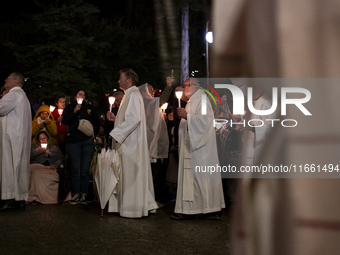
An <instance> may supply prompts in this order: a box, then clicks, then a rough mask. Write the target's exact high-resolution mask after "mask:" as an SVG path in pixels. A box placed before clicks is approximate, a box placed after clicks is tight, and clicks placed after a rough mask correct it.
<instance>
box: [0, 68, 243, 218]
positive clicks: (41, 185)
mask: <svg viewBox="0 0 340 255" xmlns="http://www.w3.org/2000/svg"><path fill="white" fill-rule="evenodd" d="M119 73H120V77H119V80H118V83H119V86H120V89H121V91H116V92H115V93H114V94H113V97H114V98H115V102H114V104H113V107H110V109H111V110H109V111H107V112H106V114H104V115H102V117H99V112H98V110H97V108H96V107H95V106H93V105H92V103H91V101H90V100H89V98H88V97H87V94H86V91H85V89H83V88H81V87H76V88H74V90H73V94H72V97H71V100H68V102H67V103H66V102H65V101H66V97H65V96H60V97H58V98H56V101H55V104H56V106H57V107H50V106H48V105H45V104H42V105H41V106H40V107H39V108H38V109H37V110H36V111H35V110H34V109H33V108H32V107H31V106H30V103H29V100H28V99H27V97H26V94H25V92H24V77H23V75H22V74H21V73H19V72H13V73H11V74H10V76H9V77H8V78H7V79H6V80H5V85H4V87H3V88H2V90H1V99H0V121H1V129H2V130H1V149H2V154H1V155H0V156H1V162H2V164H1V168H0V170H1V171H0V172H1V204H0V210H8V209H14V210H15V209H24V208H25V206H26V205H27V204H32V205H37V204H56V203H66V202H67V203H69V204H71V205H77V204H84V205H85V204H87V203H88V198H89V181H90V178H91V176H90V174H89V173H90V171H89V170H90V168H91V165H92V164H93V162H94V161H95V158H96V155H97V154H96V153H95V150H96V149H98V147H96V141H98V140H99V141H104V142H102V143H101V146H100V148H103V147H105V148H110V149H114V150H115V151H117V152H118V154H119V165H120V169H121V171H120V176H119V180H120V185H119V191H118V192H117V194H115V195H112V196H111V197H110V199H109V203H108V212H117V213H119V214H120V216H122V217H128V218H140V217H143V216H148V215H149V213H153V212H156V210H157V209H159V208H161V207H163V206H165V202H166V201H168V200H170V199H176V205H175V209H174V213H173V214H172V215H171V217H172V218H173V219H177V220H183V219H195V218H201V217H203V218H207V219H210V218H212V219H221V216H222V209H223V208H225V206H226V205H229V202H230V200H232V199H233V197H234V195H235V190H236V188H235V187H236V185H237V183H236V181H233V180H229V182H225V181H223V182H222V178H221V173H218V172H216V173H214V176H211V173H206V174H202V173H199V174H197V173H195V172H194V171H193V168H194V166H204V165H209V166H214V165H218V164H220V163H221V164H228V163H230V162H232V163H233V162H237V161H239V160H240V158H241V155H242V146H241V138H240V137H242V134H243V133H242V132H243V129H242V128H241V127H240V126H239V125H238V126H236V127H234V128H231V127H230V126H229V125H227V124H224V125H223V126H222V128H221V129H216V128H215V127H214V125H212V123H213V122H214V118H215V116H216V115H218V117H224V118H227V117H228V118H233V119H234V120H237V119H238V118H239V117H240V116H234V115H232V114H230V108H232V104H230V100H227V96H226V95H224V96H223V97H222V98H223V105H221V106H219V107H215V106H214V107H213V106H212V104H211V103H210V102H209V101H208V102H207V113H206V114H204V115H202V113H201V104H202V94H204V93H205V92H204V91H203V90H200V89H199V88H200V83H199V81H198V80H197V79H194V78H188V79H186V80H185V83H184V86H177V87H176V88H174V86H173V82H174V77H167V80H166V86H165V89H164V90H163V93H162V94H161V95H160V96H159V97H155V90H154V87H153V86H152V85H151V84H148V83H145V84H143V85H139V86H138V79H139V78H138V75H137V74H136V72H134V71H133V70H132V69H130V68H127V69H122V70H120V72H119ZM177 92H180V93H181V96H180V98H179V99H178V100H177V99H175V97H174V94H176V93H177ZM171 99H173V100H171ZM164 105H166V106H167V107H164ZM36 108H37V107H36ZM161 108H166V109H165V110H164V111H162V109H161ZM31 112H33V113H34V117H33V116H32V115H31ZM32 117H33V118H32ZM82 125H85V126H87V127H88V128H89V129H90V131H84V130H83V129H82V128H81V126H82ZM100 148H99V150H100ZM174 169H175V170H174ZM99 171H100V169H99ZM65 173H68V174H65ZM169 175H172V176H176V178H175V179H176V180H175V181H173V182H174V183H175V184H176V187H177V189H176V190H175V192H174V194H172V196H171V194H170V195H169V187H168V186H169V185H168V182H167V176H169ZM65 183H66V184H65ZM67 184H68V185H67ZM65 187H66V188H65ZM67 187H68V188H67ZM61 189H63V190H62V191H61ZM65 192H66V193H65ZM91 192H96V191H95V190H94V191H92V190H91Z"/></svg>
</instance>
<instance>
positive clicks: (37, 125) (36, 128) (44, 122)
mask: <svg viewBox="0 0 340 255" xmlns="http://www.w3.org/2000/svg"><path fill="white" fill-rule="evenodd" d="M41 131H46V133H47V134H48V138H49V141H50V143H51V144H52V145H56V146H58V143H57V141H56V140H55V139H54V138H53V136H56V135H57V134H58V130H57V125H56V123H55V120H54V119H53V117H52V115H51V113H50V107H49V106H48V105H45V104H44V105H42V106H40V108H39V110H38V111H37V114H36V115H35V117H34V118H33V120H32V144H35V143H36V142H37V140H36V138H37V134H38V133H40V132H41Z"/></svg>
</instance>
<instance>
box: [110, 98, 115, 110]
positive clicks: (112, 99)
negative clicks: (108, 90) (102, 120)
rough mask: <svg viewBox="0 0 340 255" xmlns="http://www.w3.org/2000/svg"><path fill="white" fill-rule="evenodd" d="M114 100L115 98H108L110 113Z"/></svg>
mask: <svg viewBox="0 0 340 255" xmlns="http://www.w3.org/2000/svg"><path fill="white" fill-rule="evenodd" d="M115 100H116V98H115V97H112V96H111V97H109V103H110V112H111V110H112V105H113V104H114V102H115Z"/></svg>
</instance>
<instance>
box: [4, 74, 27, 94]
mask: <svg viewBox="0 0 340 255" xmlns="http://www.w3.org/2000/svg"><path fill="white" fill-rule="evenodd" d="M24 81H25V79H24V76H23V75H22V74H21V73H19V72H13V73H11V74H10V75H9V76H8V77H7V78H6V79H5V85H4V87H5V89H6V90H8V91H10V90H11V89H12V88H14V87H21V88H22V87H23V86H24Z"/></svg>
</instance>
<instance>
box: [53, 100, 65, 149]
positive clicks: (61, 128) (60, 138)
mask: <svg viewBox="0 0 340 255" xmlns="http://www.w3.org/2000/svg"><path fill="white" fill-rule="evenodd" d="M56 105H57V107H56V108H55V109H54V111H53V112H52V115H53V118H54V119H55V121H56V124H57V129H58V134H57V135H56V136H55V137H54V139H55V140H56V141H57V143H58V146H59V149H60V150H61V152H62V154H63V155H66V135H67V126H66V125H65V124H64V123H63V122H62V120H63V112H64V109H65V97H58V99H57V102H56ZM59 110H62V112H61V114H59Z"/></svg>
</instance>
